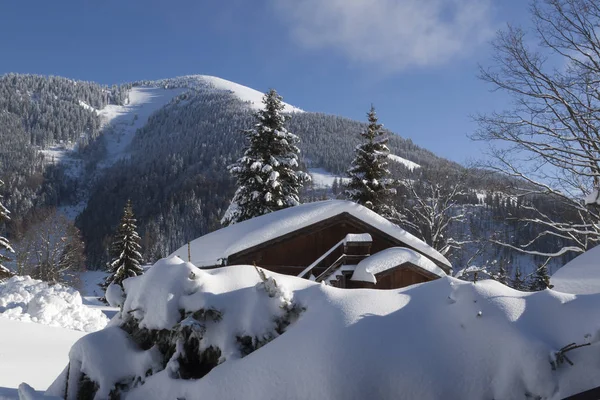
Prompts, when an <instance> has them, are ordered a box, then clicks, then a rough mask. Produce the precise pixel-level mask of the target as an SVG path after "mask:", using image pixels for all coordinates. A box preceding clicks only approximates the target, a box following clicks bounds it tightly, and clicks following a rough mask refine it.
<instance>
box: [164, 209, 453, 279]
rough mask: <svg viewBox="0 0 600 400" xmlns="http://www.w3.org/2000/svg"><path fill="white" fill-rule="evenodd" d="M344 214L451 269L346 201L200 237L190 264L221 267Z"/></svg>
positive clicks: (404, 235) (410, 238) (441, 259)
mask: <svg viewBox="0 0 600 400" xmlns="http://www.w3.org/2000/svg"><path fill="white" fill-rule="evenodd" d="M344 213H347V214H350V215H352V216H353V217H355V218H356V219H358V220H360V221H362V222H364V223H366V224H368V225H370V226H373V227H374V228H375V229H378V230H380V231H382V232H383V233H385V234H387V235H389V236H391V237H393V238H395V239H397V240H399V241H401V242H403V243H405V244H406V245H408V246H410V247H412V248H414V249H415V250H417V251H419V252H421V253H423V254H425V255H427V256H428V257H430V258H432V259H434V260H437V261H439V262H440V263H442V264H443V265H446V266H448V267H449V268H451V264H450V262H449V261H448V260H447V259H446V258H445V257H444V256H442V255H441V254H440V253H438V252H437V251H436V250H434V249H433V248H432V247H430V246H429V245H427V244H426V243H425V242H423V241H421V240H419V239H417V238H416V237H414V236H413V235H411V234H410V233H408V232H406V231H405V230H404V229H402V228H400V227H399V226H398V225H396V224H394V223H392V222H390V221H388V220H387V219H385V218H383V217H381V216H380V215H378V214H377V213H375V212H373V211H371V210H369V209H368V208H366V207H363V206H361V205H359V204H356V203H353V202H350V201H344V200H325V201H318V202H315V203H307V204H301V205H299V206H296V207H290V208H286V209H283V210H280V211H275V212H272V213H269V214H265V215H261V216H260V217H256V218H252V219H250V220H247V221H243V222H240V223H237V224H234V225H231V226H228V227H226V228H223V229H219V230H217V231H215V232H212V233H209V234H207V235H204V236H201V237H199V238H197V239H195V240H193V241H192V242H190V260H191V262H192V263H193V264H195V265H196V266H198V267H208V266H214V265H219V264H220V260H221V259H225V258H227V257H229V256H231V255H233V254H236V253H239V252H240V251H243V250H247V249H250V248H252V247H255V246H258V245H260V244H262V243H265V242H268V241H270V240H273V239H276V238H278V237H281V236H283V235H286V234H289V233H292V232H295V231H297V230H300V229H303V228H305V227H308V226H310V225H313V224H316V223H318V222H321V221H324V220H326V219H329V218H332V217H335V216H337V215H340V214H344ZM173 255H177V256H179V257H180V258H181V259H183V260H187V259H188V246H187V244H186V245H184V246H182V247H181V248H179V249H178V250H177V251H175V252H174V253H173Z"/></svg>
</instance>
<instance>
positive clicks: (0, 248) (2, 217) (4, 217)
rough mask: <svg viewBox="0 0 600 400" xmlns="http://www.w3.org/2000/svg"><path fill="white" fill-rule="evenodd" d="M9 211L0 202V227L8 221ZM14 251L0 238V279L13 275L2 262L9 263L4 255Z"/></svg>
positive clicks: (6, 241) (6, 240)
mask: <svg viewBox="0 0 600 400" xmlns="http://www.w3.org/2000/svg"><path fill="white" fill-rule="evenodd" d="M2 185H4V182H2V181H0V186H2ZM0 200H2V196H0ZM9 214H10V211H8V210H7V209H6V207H4V205H3V204H2V202H1V201H0V226H3V225H4V224H5V223H6V222H7V221H10V217H9V216H8V215H9ZM14 252H15V251H14V250H13V248H12V247H11V246H10V243H9V241H8V239H7V238H5V237H4V236H0V279H2V278H7V277H10V276H12V275H13V273H12V272H11V271H10V270H9V269H8V268H6V267H5V266H4V265H2V263H3V262H7V261H10V258H8V256H7V255H6V254H7V253H14Z"/></svg>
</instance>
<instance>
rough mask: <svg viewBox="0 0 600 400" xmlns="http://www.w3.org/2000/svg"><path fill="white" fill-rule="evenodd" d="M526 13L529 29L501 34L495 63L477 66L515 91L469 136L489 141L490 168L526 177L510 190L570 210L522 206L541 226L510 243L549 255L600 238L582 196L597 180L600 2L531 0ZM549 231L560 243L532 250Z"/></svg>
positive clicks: (599, 215)
mask: <svg viewBox="0 0 600 400" xmlns="http://www.w3.org/2000/svg"><path fill="white" fill-rule="evenodd" d="M531 14H532V17H533V18H532V19H533V29H532V32H528V33H526V32H525V31H523V30H522V29H519V28H515V27H512V26H509V27H508V29H507V30H506V31H504V32H500V33H499V34H498V37H497V39H496V40H495V42H494V43H493V46H494V50H495V58H494V61H495V66H494V67H492V68H488V69H485V68H481V71H480V75H481V79H483V80H484V81H486V82H488V83H490V84H491V85H492V87H493V89H494V90H499V91H503V92H506V93H508V94H509V95H510V96H512V99H513V103H512V104H513V105H512V107H511V108H510V109H508V110H506V111H503V112H496V113H493V114H491V115H479V116H477V117H476V120H477V121H478V122H479V126H480V129H479V130H478V132H477V133H476V134H475V135H474V139H478V140H483V141H486V142H488V143H490V145H491V146H490V150H491V155H492V158H491V159H492V162H490V164H489V165H488V167H491V168H493V169H495V170H496V171H500V172H503V173H505V174H507V175H509V176H512V177H515V178H518V179H519V180H520V181H521V182H524V183H523V184H522V185H519V186H520V187H515V188H514V189H515V190H516V191H517V194H518V195H519V196H535V195H543V196H548V197H547V198H548V199H551V200H552V201H554V202H556V203H555V204H556V205H557V206H559V207H564V209H568V210H570V212H569V215H568V216H564V217H559V218H557V216H556V215H552V214H550V213H546V212H542V211H540V210H539V209H538V208H536V207H533V206H531V205H525V207H526V209H528V210H529V211H530V213H529V214H528V216H526V217H523V219H522V221H525V222H529V223H535V224H540V225H541V226H543V227H544V229H542V230H541V232H540V233H539V234H538V235H537V237H536V238H534V239H533V240H531V241H528V243H524V244H519V245H516V246H509V247H512V248H514V249H517V250H520V251H523V252H526V253H530V254H537V255H546V256H559V255H562V254H564V253H566V252H569V251H571V252H584V251H585V250H586V249H588V248H590V247H592V246H594V245H595V244H597V243H598V242H600V225H599V224H598V222H599V221H600V209H598V208H597V207H590V206H588V205H586V204H585V203H586V202H585V201H584V198H585V197H586V196H587V197H588V198H589V197H590V194H593V193H597V189H598V186H599V185H600V133H599V132H600V131H599V130H600V120H599V118H600V113H599V112H600V40H599V37H598V36H597V35H598V29H597V28H598V26H599V25H600V3H598V2H597V1H595V0H534V1H533V2H532V5H531ZM530 35H531V36H530ZM532 36H533V37H532ZM531 39H536V40H535V41H534V40H531ZM548 235H550V236H554V237H556V238H558V239H559V240H560V241H561V242H562V243H563V244H562V248H560V249H558V250H557V251H555V252H539V251H535V250H534V249H535V243H536V241H537V239H541V238H545V237H547V236H548Z"/></svg>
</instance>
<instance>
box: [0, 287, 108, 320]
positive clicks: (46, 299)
mask: <svg viewBox="0 0 600 400" xmlns="http://www.w3.org/2000/svg"><path fill="white" fill-rule="evenodd" d="M0 317H4V318H9V319H14V320H18V321H25V322H37V323H40V324H44V325H52V326H60V327H63V328H67V329H75V330H79V331H85V332H93V331H97V330H99V329H102V328H104V326H106V324H107V323H108V318H107V317H106V316H105V315H104V314H103V313H102V312H101V311H99V310H94V309H90V308H88V307H86V306H85V305H84V304H83V302H82V299H81V295H80V294H79V292H78V291H76V290H75V289H73V288H70V287H67V286H62V285H59V284H57V285H52V286H51V285H48V284H47V283H46V282H42V281H38V280H35V279H31V278H30V277H28V276H15V277H12V278H10V279H8V280H6V281H3V282H0Z"/></svg>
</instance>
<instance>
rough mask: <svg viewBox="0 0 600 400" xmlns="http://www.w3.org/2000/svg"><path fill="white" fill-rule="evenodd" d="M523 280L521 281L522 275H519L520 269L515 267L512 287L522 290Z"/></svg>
mask: <svg viewBox="0 0 600 400" xmlns="http://www.w3.org/2000/svg"><path fill="white" fill-rule="evenodd" d="M524 284H525V280H524V279H523V274H522V273H521V267H519V266H517V269H516V270H515V277H514V279H513V281H512V287H513V289H516V290H523V289H524Z"/></svg>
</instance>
